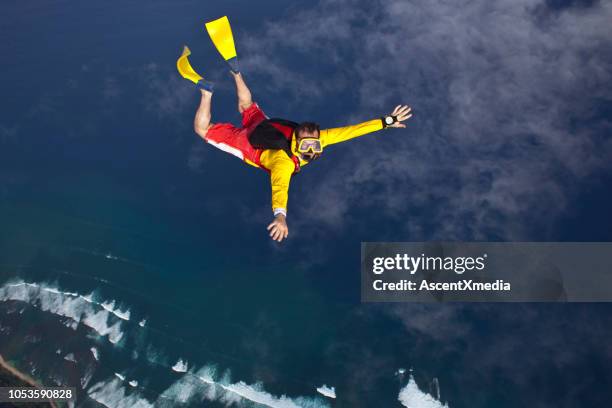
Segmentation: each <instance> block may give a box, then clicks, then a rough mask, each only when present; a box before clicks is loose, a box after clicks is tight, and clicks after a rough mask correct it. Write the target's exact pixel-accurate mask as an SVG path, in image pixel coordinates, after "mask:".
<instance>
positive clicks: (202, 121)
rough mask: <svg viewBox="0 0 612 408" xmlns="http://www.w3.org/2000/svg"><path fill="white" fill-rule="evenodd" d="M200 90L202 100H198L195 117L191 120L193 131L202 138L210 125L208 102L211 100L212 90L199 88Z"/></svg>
mask: <svg viewBox="0 0 612 408" xmlns="http://www.w3.org/2000/svg"><path fill="white" fill-rule="evenodd" d="M200 92H202V100H201V101H200V107H199V108H198V110H197V112H196V114H195V119H194V121H193V127H194V129H195V132H196V133H197V134H198V135H199V136H200V137H202V138H205V137H206V133H208V129H209V128H210V127H211V124H210V104H211V102H212V92H208V91H205V90H203V89H200Z"/></svg>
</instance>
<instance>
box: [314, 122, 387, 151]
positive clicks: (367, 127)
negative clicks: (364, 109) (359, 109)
mask: <svg viewBox="0 0 612 408" xmlns="http://www.w3.org/2000/svg"><path fill="white" fill-rule="evenodd" d="M382 128H383V124H382V120H380V119H372V120H369V121H367V122H363V123H359V124H357V125H352V126H345V127H339V128H333V129H324V130H321V136H320V139H321V144H322V145H323V147H325V146H329V145H333V144H335V143H341V142H345V141H347V140H350V139H353V138H356V137H359V136H363V135H366V134H368V133H372V132H376V131H378V130H381V129H382Z"/></svg>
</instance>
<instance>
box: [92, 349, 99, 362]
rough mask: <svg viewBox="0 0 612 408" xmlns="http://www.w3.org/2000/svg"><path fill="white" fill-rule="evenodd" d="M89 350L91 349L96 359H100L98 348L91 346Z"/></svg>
mask: <svg viewBox="0 0 612 408" xmlns="http://www.w3.org/2000/svg"><path fill="white" fill-rule="evenodd" d="M89 350H91V354H93V357H94V358H95V359H96V361H99V360H100V353H98V349H97V348H95V347H92V348H90V349H89Z"/></svg>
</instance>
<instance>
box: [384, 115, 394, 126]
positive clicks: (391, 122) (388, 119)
mask: <svg viewBox="0 0 612 408" xmlns="http://www.w3.org/2000/svg"><path fill="white" fill-rule="evenodd" d="M385 123H386V124H387V125H391V124H393V118H392V117H391V116H386V117H385Z"/></svg>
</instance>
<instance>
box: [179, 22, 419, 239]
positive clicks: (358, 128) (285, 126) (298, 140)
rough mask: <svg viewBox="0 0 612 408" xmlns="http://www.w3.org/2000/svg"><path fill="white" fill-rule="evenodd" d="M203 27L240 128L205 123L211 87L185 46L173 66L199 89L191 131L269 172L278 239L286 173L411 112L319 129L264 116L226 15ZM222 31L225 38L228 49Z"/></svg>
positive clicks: (403, 108) (398, 124) (402, 109)
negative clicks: (228, 82)
mask: <svg viewBox="0 0 612 408" xmlns="http://www.w3.org/2000/svg"><path fill="white" fill-rule="evenodd" d="M211 26H212V27H211ZM219 27H220V29H219ZM207 29H208V31H209V34H210V36H211V38H212V40H213V42H214V43H215V45H216V46H217V49H219V51H220V52H221V55H223V56H224V58H225V59H226V60H227V62H228V63H229V65H230V68H231V73H232V76H233V77H234V81H235V83H236V92H237V95H238V112H240V114H241V116H242V124H241V127H236V126H234V125H232V124H230V123H215V124H213V123H212V122H211V113H210V107H211V102H212V95H213V86H212V84H211V83H210V82H208V81H206V80H204V79H203V78H202V77H201V76H200V75H199V74H197V73H196V72H195V71H194V70H193V68H192V67H191V64H190V63H189V60H188V57H189V55H190V54H191V53H190V51H189V48H187V47H185V49H184V50H183V54H182V55H181V57H180V58H179V60H178V62H177V68H178V70H179V72H180V74H181V75H182V76H183V77H184V78H186V79H188V80H191V81H192V82H194V83H196V85H197V87H198V88H199V89H200V91H201V93H202V97H201V101H200V106H199V108H198V110H197V112H196V115H195V120H194V129H195V132H196V133H197V134H198V135H199V136H200V137H202V138H203V139H204V140H205V141H206V142H207V143H209V144H212V145H213V146H215V147H217V148H219V149H221V150H223V151H225V152H227V153H230V154H232V155H234V156H236V157H238V158H240V159H241V160H243V161H244V162H246V163H248V164H250V165H252V166H255V167H259V168H261V169H263V170H265V171H266V172H268V173H269V174H270V181H271V184H272V211H273V214H274V220H273V221H272V223H271V224H270V225H268V231H269V234H270V237H271V238H272V239H273V240H275V241H278V242H281V241H282V240H283V239H285V238H287V236H288V235H289V228H288V227H287V221H286V218H287V200H288V192H289V183H290V181H291V177H292V175H293V174H295V173H298V172H299V171H300V170H301V169H302V167H304V166H305V165H307V164H308V163H310V162H312V161H313V160H316V159H318V158H319V157H320V156H321V154H322V153H323V151H324V149H325V148H326V147H327V146H330V145H333V144H336V143H340V142H344V141H347V140H350V139H353V138H356V137H359V136H363V135H365V134H368V133H372V132H376V131H378V130H381V129H385V128H390V127H391V128H405V127H406V125H405V124H403V123H402V122H404V121H406V120H408V119H409V118H410V117H411V116H412V114H411V108H410V107H408V106H407V105H398V106H396V107H395V109H394V110H393V112H391V113H390V114H389V115H385V116H383V117H378V118H376V119H372V120H369V121H367V122H363V123H359V124H356V125H352V126H346V127H340V128H333V129H324V130H320V129H319V125H318V124H316V123H314V122H302V123H295V122H292V121H289V120H284V119H270V118H268V117H267V116H266V114H265V113H264V112H263V111H262V110H261V108H260V107H259V106H258V105H257V103H255V102H253V100H252V96H251V92H250V90H249V88H248V87H247V85H246V83H245V82H244V79H243V77H242V74H241V73H240V72H239V70H238V68H237V63H236V58H235V49H234V46H233V38H231V30H230V29H229V22H228V21H227V18H226V17H223V18H221V19H219V20H215V21H213V22H211V23H208V24H207ZM215 29H216V30H215ZM228 32H229V36H230V39H231V47H230V48H231V50H230V52H229V54H228V52H227V44H228V41H227V40H228ZM224 47H225V49H224ZM227 55H229V58H228V57H227Z"/></svg>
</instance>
